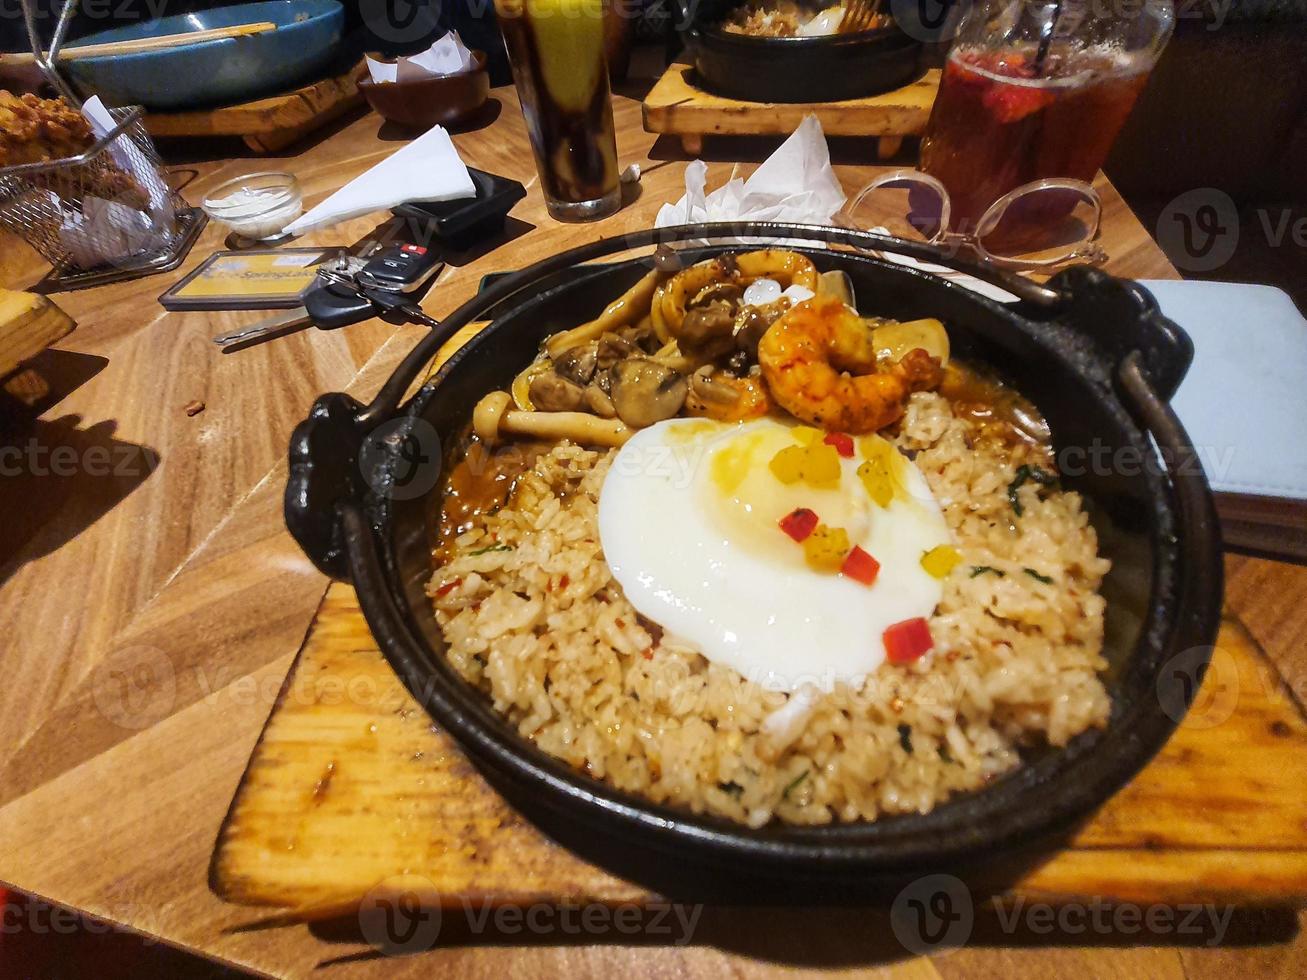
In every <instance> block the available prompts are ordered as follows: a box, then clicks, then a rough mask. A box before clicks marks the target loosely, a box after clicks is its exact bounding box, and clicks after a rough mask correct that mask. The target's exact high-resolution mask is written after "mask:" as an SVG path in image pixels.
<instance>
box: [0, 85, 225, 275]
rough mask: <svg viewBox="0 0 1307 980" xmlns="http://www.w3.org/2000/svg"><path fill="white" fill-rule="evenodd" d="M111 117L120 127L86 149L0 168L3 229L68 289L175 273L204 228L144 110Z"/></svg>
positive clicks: (117, 112)
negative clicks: (162, 161)
mask: <svg viewBox="0 0 1307 980" xmlns="http://www.w3.org/2000/svg"><path fill="white" fill-rule="evenodd" d="M110 112H111V113H112V115H113V117H114V120H115V122H116V125H115V126H114V128H113V129H111V130H110V131H109V132H108V133H106V134H105V135H104V136H102V137H101V138H100V139H98V140H96V141H95V143H94V144H92V146H91V147H90V148H89V149H87V150H85V151H84V152H82V153H79V154H78V155H76V156H71V157H65V158H63V159H62V160H54V161H47V162H40V163H28V164H20V165H17V166H12V167H6V168H4V169H3V170H0V226H3V227H4V228H5V229H6V230H8V231H10V232H12V233H13V234H15V235H18V236H19V237H21V238H23V239H24V240H25V241H26V242H27V243H28V244H29V245H31V246H32V247H33V248H34V249H36V250H37V251H38V252H40V253H41V255H42V256H44V257H45V258H46V260H47V261H49V263H50V264H51V265H52V266H53V267H54V273H55V276H56V278H57V279H58V280H59V281H61V282H62V283H64V284H65V285H75V284H88V285H89V284H90V283H89V281H87V282H78V280H89V279H91V278H92V277H94V280H95V281H97V282H103V281H107V279H109V278H120V277H123V276H126V275H131V274H140V273H141V272H145V271H158V270H161V269H164V268H168V267H169V266H168V263H169V262H170V261H171V260H173V259H174V258H176V259H178V260H180V257H181V255H184V254H185V249H186V247H187V246H188V245H189V241H188V239H190V238H193V237H194V233H195V232H198V231H199V226H200V225H202V224H203V222H202V221H200V220H197V216H196V215H194V214H192V213H191V212H192V210H193V209H191V208H189V207H188V206H187V204H186V202H185V201H184V200H183V199H182V198H181V196H180V195H179V194H177V192H176V191H174V190H172V189H171V188H170V187H169V186H168V184H167V182H166V181H165V180H164V177H163V174H162V173H161V171H160V168H159V158H158V155H157V154H156V153H155V150H154V145H153V143H152V142H151V141H150V138H149V136H148V135H147V134H146V132H145V126H144V125H143V124H142V122H141V116H142V115H143V111H142V110H141V109H140V108H139V107H134V108H129V109H112V110H110ZM142 178H144V179H142ZM179 246H180V248H179ZM174 264H175V263H174Z"/></svg>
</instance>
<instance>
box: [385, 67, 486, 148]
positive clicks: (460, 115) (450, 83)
mask: <svg viewBox="0 0 1307 980" xmlns="http://www.w3.org/2000/svg"><path fill="white" fill-rule="evenodd" d="M359 91H360V92H362V93H363V97H364V98H366V99H367V100H368V105H370V106H372V108H373V109H374V110H375V111H376V113H377V115H379V116H381V118H382V119H385V120H386V121H387V122H392V123H395V124H396V125H397V126H404V127H406V128H408V129H430V128H431V127H432V126H437V125H440V126H448V125H452V124H453V123H457V122H461V121H463V120H464V119H467V118H468V117H469V116H471V115H472V114H473V113H475V112H476V111H477V110H478V109H480V108H481V107H482V106H483V105H484V104H485V101H486V97H487V96H488V95H489V94H490V76H489V74H488V73H487V72H486V54H485V52H484V51H473V52H472V67H471V68H469V69H468V70H467V71H463V72H459V73H458V74H456V75H433V76H432V77H431V78H419V79H413V80H411V81H407V82H382V83H380V84H378V83H377V82H374V81H373V80H372V79H371V78H367V77H364V78H362V79H360V80H359Z"/></svg>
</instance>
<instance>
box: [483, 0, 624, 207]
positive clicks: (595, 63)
mask: <svg viewBox="0 0 1307 980" xmlns="http://www.w3.org/2000/svg"><path fill="white" fill-rule="evenodd" d="M495 12H496V14H498V18H499V27H500V30H501V31H502V33H503V35H504V44H505V46H506V47H507V48H508V59H509V62H510V63H511V64H512V66H513V80H514V81H515V82H516V83H517V94H518V98H519V100H520V101H521V103H522V114H523V115H524V116H525V117H526V128H527V132H528V133H529V134H530V136H531V148H532V150H533V151H534V152H535V158H536V169H537V170H538V171H539V173H540V183H541V186H542V188H543V190H544V194H545V204H546V206H547V207H548V208H549V214H550V215H551V216H552V217H554V218H556V219H558V220H559V221H592V220H594V219H596V218H603V217H607V216H608V215H610V214H612V213H613V212H615V211H616V210H617V209H618V207H620V206H621V203H622V191H621V187H620V185H619V182H618V170H617V142H616V139H615V137H614V133H613V106H612V97H611V95H610V93H609V90H608V66H607V64H606V63H605V62H604V4H603V0H495Z"/></svg>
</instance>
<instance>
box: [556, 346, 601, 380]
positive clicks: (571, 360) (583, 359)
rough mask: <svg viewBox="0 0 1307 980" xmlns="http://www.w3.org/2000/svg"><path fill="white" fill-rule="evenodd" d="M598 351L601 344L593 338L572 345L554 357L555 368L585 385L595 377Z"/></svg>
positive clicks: (560, 373) (562, 374) (567, 377)
mask: <svg viewBox="0 0 1307 980" xmlns="http://www.w3.org/2000/svg"><path fill="white" fill-rule="evenodd" d="M598 353H599V344H598V342H597V341H593V340H592V341H591V342H590V343H588V344H582V345H581V346H579V347H570V348H568V349H567V350H565V351H563V352H562V353H561V354H559V355H558V356H557V357H556V358H554V370H555V371H557V372H558V374H559V375H560V376H561V377H564V378H566V379H567V380H568V381H571V382H574V383H575V384H579V385H581V386H582V387H584V386H585V385H588V384H589V383H590V379H591V378H593V377H594V373H595V367H596V365H597V364H598Z"/></svg>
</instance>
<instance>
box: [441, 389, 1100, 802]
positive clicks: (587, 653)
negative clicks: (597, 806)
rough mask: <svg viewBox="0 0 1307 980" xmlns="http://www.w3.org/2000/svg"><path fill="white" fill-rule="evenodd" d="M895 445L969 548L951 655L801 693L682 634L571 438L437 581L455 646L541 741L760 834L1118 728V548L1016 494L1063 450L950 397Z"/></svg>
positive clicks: (940, 634) (1045, 502)
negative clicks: (656, 620)
mask: <svg viewBox="0 0 1307 980" xmlns="http://www.w3.org/2000/svg"><path fill="white" fill-rule="evenodd" d="M894 441H895V442H896V444H897V445H898V446H899V447H900V448H901V449H902V450H904V451H905V452H907V453H908V454H909V455H913V456H914V458H915V462H916V465H917V466H918V467H919V468H920V469H921V471H922V472H923V474H924V475H925V477H926V480H927V482H928V483H929V485H930V488H931V490H932V492H933V493H934V495H935V498H936V500H937V502H938V503H939V505H940V507H941V509H942V511H943V513H944V515H945V519H946V521H947V523H948V526H949V529H950V531H951V533H952V535H953V538H954V545H955V547H956V548H957V550H958V551H959V552H960V553H961V555H962V559H963V560H962V562H961V563H960V564H959V565H958V566H957V567H956V568H955V569H954V570H953V571H952V572H951V573H950V575H949V577H948V578H947V580H946V581H945V582H944V592H943V598H942V600H941V602H940V604H939V606H938V607H937V608H936V610H935V613H934V615H933V616H932V617H931V619H930V628H931V633H932V635H933V637H934V639H935V646H934V649H933V650H932V651H931V652H929V653H927V654H926V655H925V656H924V657H922V658H921V659H919V660H917V661H915V662H913V663H911V664H908V665H905V666H893V665H889V664H885V665H883V666H882V667H881V668H879V669H878V670H876V671H874V672H873V673H872V674H871V675H869V676H868V677H867V678H866V679H865V680H864V681H863V682H862V683H861V684H860V685H857V686H856V687H853V686H849V685H847V684H838V685H836V686H835V687H834V689H833V690H832V691H830V692H829V693H821V692H820V691H818V690H817V689H816V688H805V689H800V690H799V691H796V692H794V693H793V694H786V693H784V692H780V691H776V690H768V689H766V688H764V687H762V686H760V685H758V684H757V683H754V682H751V681H749V680H748V679H746V678H745V677H743V676H742V675H740V674H738V673H737V672H735V671H734V670H731V669H729V668H726V667H723V666H720V665H716V664H713V663H710V662H709V661H708V660H706V659H705V658H704V657H703V656H702V655H700V654H699V653H697V652H696V651H695V650H693V649H691V648H688V647H686V646H683V645H678V644H677V643H676V642H675V641H674V640H672V639H671V638H670V637H668V636H665V635H663V631H662V630H661V629H660V628H659V627H658V626H657V625H656V624H653V623H650V622H648V621H647V620H644V619H642V618H641V617H640V616H639V615H638V614H637V613H636V611H635V610H634V608H633V607H632V606H631V604H630V603H629V602H628V601H627V599H626V598H625V596H624V595H623V593H622V590H621V588H620V587H619V586H618V584H617V582H616V581H615V580H614V579H613V577H612V574H611V572H610V571H609V568H608V566H607V564H606V563H605V561H604V555H603V551H602V548H601V547H600V541H599V533H598V527H597V514H598V502H599V495H600V489H601V487H602V485H603V481H604V476H605V474H606V472H607V470H608V467H609V465H610V463H611V461H612V459H613V457H614V456H615V455H616V452H617V451H616V450H607V451H593V450H589V449H586V448H583V447H580V446H576V445H573V444H570V443H566V442H565V443H561V444H559V445H557V446H555V447H553V448H552V449H551V450H549V451H548V452H545V453H543V454H542V455H541V456H540V457H539V458H538V459H537V460H536V461H535V465H534V466H533V467H532V468H531V469H529V470H528V471H527V472H525V473H524V474H522V476H521V477H520V478H519V480H518V483H517V487H516V489H515V492H514V494H513V496H512V497H511V499H510V500H509V502H508V504H507V505H506V506H504V507H502V508H501V509H499V510H498V511H497V512H495V513H493V514H492V515H489V516H486V517H484V518H481V519H479V520H478V522H477V523H476V526H474V527H472V528H471V529H470V530H468V531H466V532H465V533H464V534H462V535H460V536H459V537H458V538H457V539H456V541H455V542H454V551H455V554H456V557H454V558H453V559H452V560H451V561H449V562H448V563H447V564H445V565H444V566H442V567H441V568H439V569H438V570H437V572H436V574H435V576H434V577H433V579H432V580H431V584H430V587H429V593H430V594H431V596H432V597H433V601H434V603H435V607H436V615H437V619H438V621H439V624H440V626H441V628H442V630H443V632H444V635H445V638H446V640H447V641H448V653H447V655H448V657H449V660H450V662H451V663H452V664H453V666H454V667H455V668H456V669H457V670H458V672H459V673H460V674H461V675H462V676H463V677H464V678H466V679H467V680H468V681H469V682H470V683H472V684H474V685H477V686H478V687H480V688H481V689H482V690H484V691H485V692H486V694H487V695H488V696H489V698H490V699H491V702H492V703H493V705H494V708H495V710H497V711H498V712H500V713H502V714H503V715H505V716H506V717H507V718H508V719H509V720H510V721H511V722H512V724H514V725H515V726H516V727H517V730H518V731H519V732H520V733H521V734H522V735H523V736H525V737H527V738H530V739H532V740H533V741H534V742H535V743H536V744H537V745H538V746H539V747H540V748H541V749H542V750H544V751H545V752H547V753H549V754H551V755H553V756H556V757H558V758H560V759H562V760H564V761H566V762H567V763H569V764H570V765H572V766H574V767H576V768H577V769H580V770H583V771H585V772H587V773H589V774H590V775H592V776H594V777H595V778H597V779H602V780H605V781H606V782H608V783H610V784H612V785H613V786H616V787H618V788H620V789H622V790H625V791H629V792H631V793H634V794H637V795H639V796H642V797H645V798H647V799H651V800H654V801H656V802H662V803H668V804H673V805H676V806H680V807H683V808H688V809H689V810H691V811H693V812H696V813H710V814H715V815H718V816H721V817H725V818H728V819H730V820H734V821H738V822H741V823H745V824H748V825H749V826H753V827H758V826H762V825H763V824H766V823H768V822H769V821H771V820H773V819H775V820H780V821H783V822H786V823H793V824H826V823H831V822H837V821H854V820H873V819H875V818H877V817H878V816H880V815H882V814H894V813H907V812H919V813H925V812H928V811H929V810H931V809H932V808H933V807H934V806H936V805H937V804H938V803H940V802H941V801H943V800H945V799H947V798H948V797H949V796H950V795H952V794H954V793H959V792H964V791H969V790H974V789H977V788H979V787H981V786H984V785H985V784H986V783H987V782H989V781H991V780H993V779H994V778H996V777H997V776H999V775H1000V774H1002V773H1004V772H1007V771H1009V770H1011V769H1013V768H1014V767H1016V766H1018V765H1019V764H1020V756H1019V754H1018V753H1019V749H1020V748H1021V747H1023V746H1025V745H1030V744H1038V743H1040V742H1046V743H1049V744H1052V745H1055V746H1060V745H1065V744H1066V743H1067V742H1068V741H1069V740H1070V739H1071V738H1072V737H1074V736H1075V735H1077V734H1078V733H1080V732H1083V731H1085V730H1086V729H1088V728H1090V727H1094V726H1102V725H1104V724H1105V723H1106V721H1107V717H1108V712H1109V708H1110V703H1109V699H1108V695H1107V692H1106V690H1105V689H1104V687H1103V684H1102V682H1101V681H1100V679H1099V676H1098V674H1099V672H1100V671H1102V670H1103V669H1105V668H1106V666H1107V665H1106V662H1105V661H1104V660H1103V658H1102V656H1101V649H1102V640H1103V612H1104V602H1103V599H1102V597H1101V596H1100V595H1099V591H1098V590H1099V586H1100V583H1101V581H1102V578H1103V576H1104V574H1106V572H1107V569H1108V567H1109V565H1108V562H1107V561H1106V560H1104V559H1102V558H1100V557H1099V556H1098V549H1097V538H1096V535H1095V533H1094V530H1093V528H1092V527H1091V526H1090V524H1089V520H1088V516H1087V514H1086V513H1085V511H1084V509H1083V506H1082V501H1081V498H1080V496H1079V495H1078V494H1076V493H1074V492H1071V491H1067V490H1063V489H1060V488H1058V487H1055V486H1044V485H1040V484H1038V483H1036V482H1034V481H1027V482H1026V483H1025V484H1024V485H1021V486H1019V487H1017V489H1015V490H1011V495H1010V488H1011V487H1012V486H1013V484H1014V481H1015V482H1019V481H1017V474H1018V472H1019V469H1018V468H1019V467H1021V466H1022V465H1026V466H1031V465H1045V466H1046V465H1047V463H1048V461H1047V451H1046V450H1045V449H1043V448H1042V447H1039V446H1033V445H1026V444H1019V445H1013V444H1008V443H1003V442H1001V441H997V440H994V439H986V438H982V437H981V435H980V432H979V430H978V428H977V426H976V423H975V421H974V420H972V419H969V418H966V417H963V416H961V415H955V414H954V411H953V409H952V407H951V405H950V403H949V402H948V401H947V400H946V399H945V398H944V397H942V396H940V395H938V394H933V393H919V394H916V395H913V396H912V399H911V401H910V403H909V406H908V410H907V414H906V416H905V418H904V419H903V421H902V423H901V425H900V426H899V428H898V433H897V435H895V436H894ZM1013 496H1015V502H1016V503H1015V506H1014V500H1013ZM1018 509H1019V511H1020V513H1019V514H1018V513H1017V510H1018Z"/></svg>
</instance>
